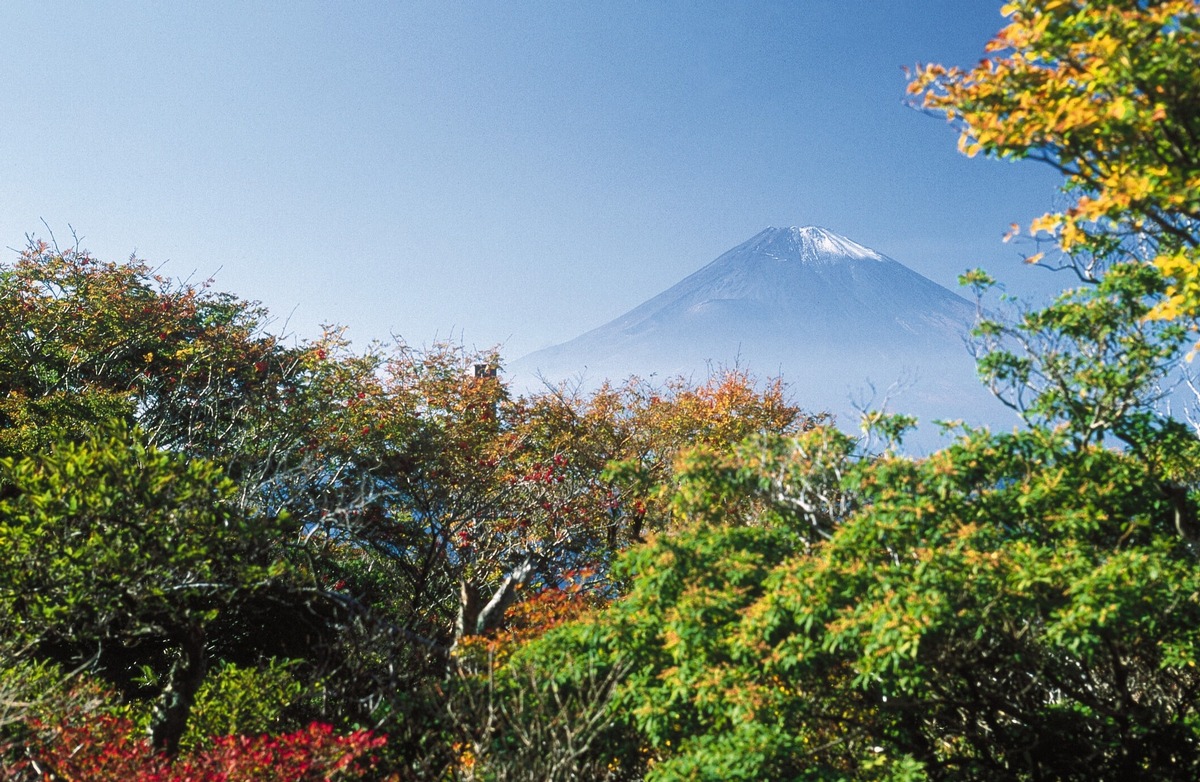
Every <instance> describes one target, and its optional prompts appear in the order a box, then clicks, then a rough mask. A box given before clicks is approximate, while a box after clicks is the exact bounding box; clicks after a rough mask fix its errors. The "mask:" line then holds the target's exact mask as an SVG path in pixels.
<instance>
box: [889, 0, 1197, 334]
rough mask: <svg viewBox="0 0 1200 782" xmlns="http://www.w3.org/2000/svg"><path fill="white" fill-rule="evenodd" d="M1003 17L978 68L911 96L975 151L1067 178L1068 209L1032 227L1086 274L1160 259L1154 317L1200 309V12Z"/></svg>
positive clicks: (1137, 2) (1076, 5)
mask: <svg viewBox="0 0 1200 782" xmlns="http://www.w3.org/2000/svg"><path fill="white" fill-rule="evenodd" d="M1002 12H1003V13H1005V14H1006V15H1007V16H1008V17H1009V24H1008V26H1007V27H1005V28H1004V29H1003V30H1001V32H1000V33H999V35H997V36H996V38H995V39H994V40H993V41H992V42H991V43H989V44H988V47H987V51H988V56H987V57H986V59H984V60H983V61H982V62H980V64H979V65H978V66H976V67H975V68H973V69H971V70H962V69H958V68H946V67H943V66H940V65H930V66H926V67H924V68H922V69H920V70H919V71H918V72H917V74H916V76H915V78H914V79H913V80H912V82H911V83H910V85H909V90H910V92H912V93H914V94H918V95H921V96H922V103H921V105H923V106H924V107H925V108H926V109H928V110H930V111H932V112H935V113H938V114H943V115H945V116H946V118H947V119H948V120H949V121H951V122H952V123H954V124H955V125H957V126H958V128H959V129H960V131H961V135H960V138H959V147H960V149H962V150H963V151H964V152H966V153H967V154H968V155H975V154H978V153H981V152H982V153H983V154H986V155H992V156H996V157H999V158H1003V159H1020V158H1030V159H1034V160H1039V161H1042V162H1044V163H1047V164H1049V165H1051V166H1053V167H1054V168H1055V169H1056V170H1058V171H1059V172H1060V173H1062V174H1063V177H1064V186H1063V191H1064V193H1065V194H1066V197H1067V200H1066V204H1065V205H1064V207H1063V208H1062V209H1059V210H1056V211H1052V212H1048V213H1046V214H1044V215H1042V216H1041V217H1039V218H1038V219H1036V220H1034V221H1033V222H1032V223H1031V225H1030V227H1029V228H1030V232H1031V233H1032V234H1033V235H1034V236H1035V237H1039V238H1041V239H1044V240H1047V241H1048V242H1049V243H1050V244H1051V246H1052V247H1053V248H1054V249H1056V250H1058V251H1061V252H1062V253H1064V254H1065V255H1066V256H1067V259H1068V263H1069V264H1070V265H1073V266H1074V268H1075V269H1076V270H1077V271H1079V273H1080V275H1081V276H1082V277H1083V279H1085V280H1094V279H1095V277H1096V274H1097V273H1098V272H1099V271H1101V270H1102V265H1103V264H1104V263H1106V262H1108V261H1109V260H1111V259H1112V258H1113V257H1114V255H1121V256H1124V257H1127V258H1136V259H1138V260H1141V261H1145V262H1151V263H1153V264H1155V265H1156V266H1157V267H1158V268H1159V270H1160V271H1161V272H1162V273H1163V275H1164V276H1165V277H1166V278H1167V279H1168V280H1169V281H1170V286H1169V288H1168V290H1167V295H1166V296H1165V297H1164V298H1163V299H1162V301H1160V302H1159V303H1158V304H1157V306H1156V308H1155V311H1154V315H1155V316H1156V317H1161V318H1166V319H1171V318H1191V317H1194V316H1196V315H1197V314H1200V156H1197V154H1196V149H1197V146H1198V145H1200V68H1197V67H1196V58H1197V52H1200V6H1197V4H1196V2H1195V0H1150V1H1149V2H1146V1H1145V0H1110V1H1109V2H1104V3H1093V2H1085V0H1017V2H1010V3H1007V4H1006V5H1005V6H1004V7H1003V9H1002ZM1016 228H1017V227H1016V226H1015V225H1014V231H1015V230H1016ZM1043 257H1044V256H1043V255H1042V253H1037V254H1035V255H1033V256H1032V257H1031V258H1030V260H1033V261H1037V260H1040V259H1042V258H1043ZM1051 263H1052V265H1057V264H1056V263H1055V262H1053V261H1051Z"/></svg>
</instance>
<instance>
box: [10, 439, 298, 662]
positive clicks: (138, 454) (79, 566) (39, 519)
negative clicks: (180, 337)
mask: <svg viewBox="0 0 1200 782" xmlns="http://www.w3.org/2000/svg"><path fill="white" fill-rule="evenodd" d="M0 484H2V485H3V487H4V497H3V499H0V541H2V542H3V545H0V597H2V598H3V601H2V602H0V612H2V613H0V623H2V624H3V626H4V627H5V629H6V631H7V632H8V633H10V634H12V637H16V638H23V639H25V640H26V641H28V642H30V643H35V644H39V645H48V644H64V643H65V644H69V645H76V646H78V647H79V648H80V649H81V650H82V649H83V648H85V647H89V646H93V645H94V644H95V643H96V642H98V641H99V642H103V641H107V640H110V639H117V638H125V639H132V638H139V637H154V636H159V637H170V636H171V635H173V634H176V633H178V632H180V631H181V628H182V627H184V626H189V625H192V624H194V623H201V624H202V623H204V622H205V621H208V620H210V619H211V618H213V616H214V613H215V612H217V611H219V610H220V608H221V607H223V606H224V605H226V604H227V603H229V602H230V601H232V600H235V599H236V598H237V596H238V595H239V594H240V593H242V592H244V591H245V590H248V589H253V588H254V585H255V584H260V583H264V582H265V581H266V580H267V579H269V578H271V577H272V576H274V575H276V574H277V573H278V564H277V562H276V561H274V560H273V559H272V558H271V557H270V555H269V552H270V551H271V549H272V542H273V539H272V535H273V532H274V531H275V529H277V527H276V521H275V520H273V519H257V518H253V517H245V516H242V515H241V514H239V513H237V512H235V510H234V508H233V506H232V503H231V498H232V496H233V494H234V491H235V487H234V485H233V484H232V483H231V482H230V481H229V480H228V479H227V478H225V477H224V476H223V475H222V474H221V471H220V470H219V469H218V468H216V467H215V466H214V465H212V464H209V463H206V462H203V461H200V460H186V459H182V458H180V457H178V456H175V455H173V454H170V453H167V452H164V451H159V450H157V449H155V448H153V447H150V446H147V445H145V443H144V442H143V441H142V439H141V438H140V437H139V436H137V435H136V434H133V433H130V432H128V431H127V430H124V429H123V428H120V427H116V428H111V429H109V430H108V431H106V432H104V433H103V434H97V435H93V436H92V437H90V438H88V439H87V440H85V441H83V442H80V443H60V444H58V445H56V446H55V447H53V448H52V449H51V450H50V451H49V452H47V453H43V454H38V455H34V456H27V457H24V458H19V459H17V458H12V457H9V458H6V459H3V460H0Z"/></svg>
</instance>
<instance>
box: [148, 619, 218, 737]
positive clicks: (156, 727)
mask: <svg viewBox="0 0 1200 782" xmlns="http://www.w3.org/2000/svg"><path fill="white" fill-rule="evenodd" d="M205 663H206V661H205V655H204V627H203V626H201V625H198V624H197V625H192V626H191V627H189V628H188V629H187V630H186V631H185V633H184V636H183V638H182V639H181V643H180V656H179V658H178V659H176V660H175V662H174V663H173V664H172V665H171V674H170V677H171V678H170V681H168V682H167V687H166V689H165V690H163V693H162V696H160V698H159V701H158V704H157V705H156V706H155V707H154V714H153V716H152V717H151V722H150V745H151V746H152V747H153V749H154V751H155V752H162V753H166V754H167V755H175V754H177V753H178V752H179V740H180V739H182V738H183V732H184V730H186V729H187V720H188V715H189V714H191V711H192V704H193V703H195V701H196V691H197V690H199V689H200V685H201V683H202V682H203V681H204V674H205V667H206V664H205Z"/></svg>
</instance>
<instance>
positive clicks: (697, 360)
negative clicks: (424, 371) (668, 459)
mask: <svg viewBox="0 0 1200 782" xmlns="http://www.w3.org/2000/svg"><path fill="white" fill-rule="evenodd" d="M974 318H975V306H974V305H973V304H972V303H971V302H969V301H967V300H966V299H964V298H962V297H961V296H958V295H956V294H954V293H952V292H951V291H949V290H947V289H946V288H944V287H942V286H940V285H938V284H937V283H934V282H933V281H931V280H929V279H927V278H925V277H923V276H921V275H920V274H917V273H916V272H914V271H912V270H911V269H909V268H907V267H906V266H904V265H903V264H900V263H898V262H897V261H894V260H892V259H891V258H888V257H886V256H884V255H881V254H879V253H877V252H875V251H874V250H870V249H868V248H866V247H863V246H862V245H859V244H856V243H855V242H852V241H850V240H849V239H846V238H845V237H842V236H839V235H837V234H834V233H832V232H830V231H827V230H825V229H823V228H817V227H813V226H809V227H805V228H795V227H793V228H768V229H766V230H764V231H762V232H761V233H759V234H757V235H756V236H754V237H752V238H750V239H749V240H747V241H746V242H743V243H742V244H740V245H738V246H737V247H734V248H733V249H732V250H729V251H728V252H726V253H724V254H723V255H721V256H720V257H719V258H717V259H716V260H714V261H713V262H711V263H709V264H708V265H707V266H705V267H703V268H701V269H700V270H699V271H697V272H695V273H694V274H692V275H690V276H688V277H687V278H685V279H683V280H682V281H680V282H679V283H678V284H676V285H674V286H672V287H671V288H668V289H667V290H665V291H663V292H662V293H660V294H658V295H657V296H655V297H653V298H651V299H649V300H648V301H646V302H645V303H643V304H641V305H639V306H637V307H635V308H634V309H632V310H630V311H629V312H627V313H626V314H624V315H622V316H620V317H618V318H616V319H615V320H613V321H611V322H610V323H607V324H605V325H603V326H601V327H599V328H597V329H594V330H592V331H589V332H587V333H586V334H583V335H581V336H579V337H577V338H575V339H573V340H570V341H569V342H565V343H562V344H560V345H556V346H553V347H550V348H546V349H544V350H541V351H538V352H536V353H532V354H530V355H528V356H525V357H524V358H522V359H519V360H518V361H516V362H514V363H513V366H512V367H511V372H510V374H511V375H512V376H513V380H514V385H515V386H516V387H518V388H521V387H523V386H524V387H529V386H530V385H532V383H533V382H534V381H533V378H535V377H542V378H544V379H545V380H548V381H551V382H554V381H559V380H564V379H582V381H583V382H584V384H585V385H596V384H598V383H599V382H600V381H601V380H603V379H605V378H610V379H613V380H619V379H621V378H624V377H626V376H628V375H630V374H638V375H641V376H643V377H647V376H651V375H654V376H657V377H659V378H663V377H667V376H671V375H676V374H684V375H690V376H693V377H702V376H703V375H704V374H705V373H706V372H707V371H708V370H709V369H710V368H712V367H716V366H732V365H734V364H737V365H738V366H741V367H744V368H748V369H750V370H751V371H753V372H755V373H756V374H758V375H759V376H774V375H782V376H783V378H784V380H786V381H787V382H788V383H789V385H790V386H791V387H792V390H793V393H794V394H795V397H796V399H797V401H798V402H799V403H800V404H801V405H803V406H805V407H806V408H808V409H828V410H830V411H832V412H835V413H838V414H839V415H840V417H841V418H842V419H843V420H846V419H848V418H852V417H853V412H852V411H853V407H854V401H855V397H856V396H866V395H869V392H866V393H864V392H863V389H866V388H868V387H869V386H870V385H871V384H874V385H875V387H876V388H880V389H882V388H886V387H888V386H889V385H890V384H892V383H894V382H896V381H906V382H907V384H908V385H909V386H910V387H909V388H908V389H907V390H906V391H905V392H904V395H903V396H902V397H900V398H899V399H898V400H897V403H896V405H895V406H896V407H897V408H898V409H901V410H905V411H909V412H914V413H916V414H918V415H921V416H922V417H923V418H934V417H937V418H958V417H962V418H966V419H968V420H973V421H981V420H985V419H987V418H988V417H989V415H990V417H992V418H995V415H996V412H997V411H996V407H997V404H996V403H995V401H994V400H991V398H990V396H989V395H988V394H986V392H985V391H984V390H983V388H982V387H981V386H980V384H979V382H978V381H977V380H976V379H975V376H974V364H973V361H972V360H971V357H970V355H969V354H968V351H967V348H966V346H965V337H966V334H967V332H968V330H969V329H970V327H971V324H972V322H973V320H974ZM875 401H876V402H878V401H879V400H878V399H876V400H875ZM985 408H986V410H987V415H981V414H980V413H981V411H982V410H984V409H985Z"/></svg>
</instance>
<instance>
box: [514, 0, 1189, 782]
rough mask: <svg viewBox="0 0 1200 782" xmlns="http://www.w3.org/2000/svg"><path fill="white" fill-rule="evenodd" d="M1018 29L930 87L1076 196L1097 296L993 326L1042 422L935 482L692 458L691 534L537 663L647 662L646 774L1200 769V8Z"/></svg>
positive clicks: (1027, 407)
mask: <svg viewBox="0 0 1200 782" xmlns="http://www.w3.org/2000/svg"><path fill="white" fill-rule="evenodd" d="M1005 12H1006V13H1007V14H1008V15H1010V16H1011V24H1010V25H1009V26H1008V27H1007V28H1006V29H1005V30H1004V31H1003V32H1002V33H1001V35H1000V36H999V37H998V38H997V40H996V41H995V42H993V44H991V45H990V46H989V57H988V58H987V59H986V60H985V61H984V62H983V63H981V65H980V66H978V67H977V68H975V69H973V70H971V71H960V70H955V69H946V68H942V67H940V66H929V67H927V68H925V69H923V70H922V71H921V72H920V73H919V74H918V75H917V77H916V79H915V80H914V83H913V91H914V92H916V93H923V94H924V95H925V99H924V105H925V106H926V107H927V108H929V109H930V110H932V111H936V112H942V113H945V114H946V115H947V116H948V117H949V118H950V119H951V120H952V121H953V122H955V123H958V124H959V126H960V129H961V130H962V132H963V141H962V144H963V147H964V151H966V152H967V153H968V154H974V153H977V152H984V153H986V154H992V155H996V156H999V157H1006V158H1019V157H1031V158H1036V159H1040V160H1043V161H1045V162H1047V163H1049V164H1051V165H1053V166H1055V167H1057V168H1058V169H1059V170H1060V171H1062V173H1063V174H1064V175H1065V182H1066V192H1067V195H1068V196H1069V197H1070V198H1071V203H1070V204H1069V205H1068V207H1067V208H1066V209H1064V210H1063V211H1061V212H1055V213H1051V214H1049V215H1046V216H1044V217H1042V218H1040V219H1039V220H1037V221H1035V222H1034V230H1035V231H1045V232H1046V233H1048V234H1051V235H1052V238H1053V240H1054V243H1055V247H1057V249H1058V251H1060V252H1061V253H1062V255H1061V256H1060V257H1059V261H1058V262H1051V265H1064V266H1067V267H1070V268H1072V269H1074V270H1075V271H1076V272H1077V273H1078V275H1079V278H1080V280H1081V281H1082V285H1081V286H1080V287H1079V288H1077V289H1075V290H1070V291H1067V292H1066V293H1064V294H1063V295H1062V296H1061V297H1060V298H1059V299H1057V300H1056V301H1055V302H1053V303H1052V304H1051V305H1050V306H1048V307H1046V308H1044V309H1042V310H1040V311H1032V312H1028V313H1025V314H1024V315H1022V316H1021V318H1020V319H1018V320H1017V321H1014V322H1003V321H1000V320H998V319H990V320H985V321H984V322H983V323H982V324H981V325H980V327H979V331H978V336H979V339H980V344H981V347H980V353H981V355H980V358H981V370H982V373H983V375H984V376H985V378H986V379H988V380H989V381H990V382H992V383H993V385H994V387H995V388H996V389H997V390H998V391H1000V392H1001V393H1002V394H1003V395H1004V398H1005V399H1006V401H1008V402H1009V403H1010V404H1012V405H1013V406H1015V407H1017V408H1018V409H1020V410H1021V411H1022V412H1024V413H1025V415H1026V419H1027V421H1028V424H1029V426H1028V428H1027V429H1025V430H1023V431H1018V432H1014V433H1011V434H999V435H996V434H991V433H989V432H987V431H973V430H969V429H963V430H961V432H960V434H959V437H958V439H957V440H956V442H955V443H954V444H953V445H951V446H950V447H948V448H946V449H945V450H943V451H940V452H937V453H935V454H933V455H931V456H929V457H927V458H924V459H920V460H916V459H910V458H905V457H902V456H898V455H896V454H895V453H884V454H882V455H880V456H877V457H871V458H864V457H861V456H860V457H853V456H852V455H851V454H850V453H849V452H848V451H838V450H836V449H835V450H834V451H832V452H827V453H832V454H834V455H835V458H833V459H824V458H820V459H815V460H812V461H802V462H800V463H797V464H795V465H794V466H791V467H789V466H785V465H781V464H780V461H779V459H780V456H781V455H783V454H787V453H788V452H789V449H790V446H789V445H788V441H777V442H776V443H774V444H773V445H771V446H770V447H767V448H765V449H763V452H764V453H766V454H768V455H773V456H769V458H765V459H762V458H760V459H758V461H751V460H749V459H746V458H745V456H743V460H742V461H741V462H740V463H739V462H736V461H735V462H733V463H728V462H727V461H726V460H725V459H722V458H720V457H714V456H712V455H703V454H701V455H697V456H693V457H692V458H691V459H689V460H687V461H686V462H685V463H686V464H688V465H689V466H690V467H689V471H688V472H685V474H684V475H683V476H682V479H681V482H680V484H679V485H680V492H679V495H678V502H677V505H676V507H677V509H678V510H679V511H681V512H683V513H684V514H685V517H684V519H683V520H682V522H681V528H682V531H681V532H680V533H679V534H675V535H672V536H666V535H664V536H659V537H657V538H654V539H653V540H651V541H650V543H649V545H648V546H646V547H644V548H640V549H634V550H631V551H630V552H629V553H628V554H627V555H625V557H624V559H623V560H622V562H621V564H620V565H619V570H620V572H624V573H628V574H629V575H630V583H631V589H630V592H629V595H628V597H627V598H625V599H624V600H622V601H619V602H617V603H614V604H613V605H612V606H611V607H610V608H609V609H608V610H606V611H603V612H600V613H597V614H595V615H593V616H591V617H589V618H588V619H586V620H584V621H582V622H579V623H576V624H573V625H567V626H564V627H563V628H560V629H556V630H554V631H552V632H551V633H549V634H548V635H547V636H545V637H544V638H543V639H540V640H538V641H535V642H533V643H532V644H530V645H529V646H528V647H526V648H525V649H523V650H521V652H519V653H518V654H517V655H515V656H514V659H523V658H526V659H534V660H541V661H543V662H544V665H543V668H544V669H545V670H557V671H558V674H557V675H558V676H559V677H562V678H563V679H565V680H568V681H583V679H584V675H585V672H586V671H591V670H600V671H601V672H604V671H608V670H612V669H614V668H615V667H616V666H617V665H626V666H629V672H628V674H627V675H626V677H625V678H624V679H623V681H622V682H621V683H620V684H619V685H618V686H617V688H616V691H615V693H614V695H613V698H612V701H611V707H610V708H611V709H612V712H613V715H614V718H615V723H616V724H617V725H618V726H623V727H625V728H627V729H628V731H629V732H628V733H626V734H623V736H622V737H621V739H622V740H623V741H624V742H625V743H624V744H617V745H609V746H607V747H604V748H603V750H602V751H606V752H610V753H612V757H619V758H639V757H640V758H643V759H645V769H644V770H645V777H646V778H647V779H679V778H688V779H760V778H797V779H897V780H899V779H976V780H986V779H995V780H1001V779H1004V780H1009V779H1028V780H1035V779H1080V780H1082V779H1111V780H1120V779H1131V778H1151V779H1179V780H1183V779H1193V778H1195V777H1196V776H1197V774H1198V773H1200V678H1198V676H1197V673H1196V670H1197V667H1196V661H1195V658H1196V656H1197V650H1198V649H1200V635H1198V634H1197V630H1196V628H1197V621H1198V620H1200V616H1198V615H1197V614H1198V612H1200V603H1198V602H1197V600H1196V598H1195V595H1197V594H1200V592H1198V591H1197V590H1198V588H1200V583H1197V570H1196V558H1197V556H1198V554H1200V548H1198V546H1197V531H1198V529H1200V525H1198V524H1197V507H1198V506H1200V491H1197V488H1198V486H1200V481H1198V480H1197V478H1198V477H1200V440H1198V439H1197V436H1196V433H1195V432H1194V431H1192V430H1191V429H1190V428H1189V427H1188V426H1186V425H1185V424H1183V423H1182V422H1180V421H1178V420H1175V419H1173V418H1171V417H1170V416H1169V415H1166V414H1164V413H1163V412H1162V410H1160V409H1159V408H1158V406H1157V405H1156V404H1155V403H1156V401H1157V400H1158V399H1159V397H1160V395H1161V387H1160V384H1161V383H1162V382H1163V381H1164V379H1165V378H1168V377H1169V376H1170V374H1171V373H1172V372H1173V371H1175V370H1176V369H1177V368H1178V362H1179V361H1180V360H1181V358H1182V356H1181V352H1182V349H1183V346H1184V342H1185V341H1186V333H1185V326H1184V324H1182V323H1179V322H1171V321H1169V320H1168V321H1166V322H1162V321H1154V320H1152V319H1151V318H1155V317H1157V318H1172V317H1185V316H1191V315H1193V314H1194V313H1195V310H1196V307H1195V304H1196V300H1197V299H1196V296H1195V293H1194V292H1192V291H1191V289H1189V285H1193V283H1192V282H1191V280H1192V278H1193V276H1194V275H1195V273H1196V272H1195V269H1196V263H1195V262H1196V247H1197V241H1196V239H1197V232H1196V225H1197V224H1196V217H1197V211H1196V208H1197V189H1196V188H1197V182H1198V181H1200V180H1198V179H1197V174H1196V170H1197V169H1196V167H1197V160H1200V155H1198V154H1197V142H1198V140H1200V133H1198V132H1197V130H1198V127H1197V122H1200V111H1198V110H1197V103H1196V101H1197V98H1196V96H1197V95H1198V94H1200V92H1198V91H1197V89H1196V85H1197V81H1198V80H1200V66H1198V65H1197V63H1198V62H1200V59H1197V57H1196V52H1197V42H1198V36H1197V30H1198V24H1197V16H1198V7H1197V5H1196V4H1195V3H1194V2H1153V1H1151V2H1110V3H1100V4H1097V3H1085V2H1082V1H1080V2H1071V1H1070V0H1041V1H1040V2H1036V1H1033V0H1030V1H1028V2H1015V3H1011V4H1009V5H1007V6H1005ZM1032 260H1035V261H1042V262H1047V261H1045V260H1044V256H1041V255H1038V256H1034V257H1033V259H1032ZM968 282H970V283H972V284H975V285H977V286H978V287H979V288H981V289H982V288H986V287H988V285H989V284H990V281H989V279H988V278H987V276H986V275H985V274H983V273H982V272H975V273H971V274H970V275H968ZM1118 445H1119V447H1117V446H1118ZM760 447H761V446H760ZM791 447H794V446H791ZM809 452H810V453H813V451H811V449H810V451H809ZM756 458H757V457H756ZM814 496H817V497H824V498H826V501H825V502H819V503H814V502H813V501H812V497H814ZM788 497H791V498H792V499H791V500H790V501H788V499H787V498H788ZM830 500H833V501H832V502H831V501H830ZM805 508H833V509H835V512H833V513H830V514H829V515H828V516H826V517H825V518H824V519H823V520H822V521H821V523H818V524H814V523H812V522H811V521H805V520H804V517H803V516H798V515H796V512H797V509H805ZM805 512H806V513H807V512H808V511H805ZM688 519H691V520H692V521H693V525H688V524H687V523H686V522H687V520H688ZM635 762H636V761H635Z"/></svg>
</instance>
